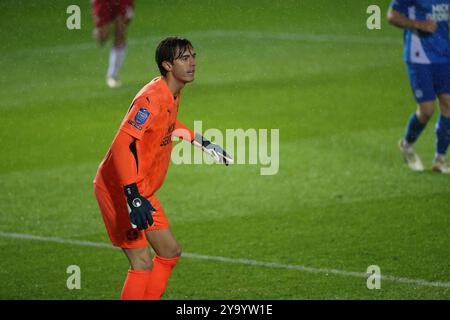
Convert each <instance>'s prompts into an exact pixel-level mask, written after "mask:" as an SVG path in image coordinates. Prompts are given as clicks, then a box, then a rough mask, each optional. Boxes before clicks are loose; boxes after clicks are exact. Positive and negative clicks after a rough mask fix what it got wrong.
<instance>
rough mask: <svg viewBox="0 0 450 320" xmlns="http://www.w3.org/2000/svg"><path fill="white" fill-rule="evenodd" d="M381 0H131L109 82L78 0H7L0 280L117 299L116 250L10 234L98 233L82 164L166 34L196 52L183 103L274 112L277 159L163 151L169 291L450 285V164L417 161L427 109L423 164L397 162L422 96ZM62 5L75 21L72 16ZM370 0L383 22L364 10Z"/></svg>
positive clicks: (202, 112) (184, 116)
mask: <svg viewBox="0 0 450 320" xmlns="http://www.w3.org/2000/svg"><path fill="white" fill-rule="evenodd" d="M388 2H389V1H388V0H378V1H368V0H362V1H353V0H345V1H339V4H338V3H337V2H336V3H335V1H331V0H305V1H273V0H271V1H266V0H252V1H237V0H236V1H235V0H232V1H231V0H230V1H219V0H208V1H200V0H198V1H178V0H174V1H143V0H136V4H135V17H134V20H133V21H132V23H131V25H130V27H129V29H128V39H129V44H128V55H127V57H126V60H125V63H124V66H123V69H122V72H121V76H122V77H121V78H122V80H123V82H124V86H123V87H121V88H119V89H117V90H111V89H109V88H107V87H106V85H105V82H104V80H105V72H106V67H107V59H108V51H109V45H108V46H106V47H105V48H99V47H98V46H97V45H96V43H95V42H94V40H93V39H92V37H91V33H92V17H91V12H90V2H89V1H87V0H84V1H80V0H74V1H72V0H70V1H66V0H64V1H52V2H50V1H48V2H46V4H45V5H42V4H41V3H43V2H41V1H12V0H2V1H1V2H0V12H1V16H2V18H1V19H0V26H1V27H0V39H1V43H2V45H1V47H0V70H1V72H0V121H1V127H0V143H1V151H0V234H1V236H0V248H1V260H0V261H1V262H0V283H1V288H0V299H119V297H120V290H121V287H122V284H123V280H124V278H125V276H126V272H127V268H128V264H127V261H126V259H125V257H124V256H123V254H122V253H121V252H120V250H109V249H107V248H97V247H89V246H80V245H73V244H67V243H55V242H51V241H35V240H30V239H17V238H12V236H11V235H12V234H13V233H16V234H26V235H35V236H42V237H53V238H58V239H71V240H80V241H91V242H98V243H106V244H107V243H109V240H108V238H107V235H106V230H105V228H104V226H103V222H102V219H101V215H100V213H99V210H98V207H97V203H96V201H95V198H94V195H93V188H92V179H93V177H94V174H95V171H96V168H97V166H98V164H99V162H100V161H101V160H102V158H103V156H104V154H105V153H106V151H107V149H108V147H109V144H110V143H111V140H112V138H113V136H114V134H115V132H116V130H117V128H118V125H119V123H120V121H121V120H122V117H123V115H124V113H125V112H126V110H127V108H128V106H129V104H130V102H131V100H132V98H133V97H134V95H135V94H136V92H137V91H138V90H139V89H140V88H141V87H142V86H143V85H144V84H145V83H146V82H148V81H149V80H150V79H151V78H152V77H153V76H155V75H157V68H156V65H155V63H154V61H153V56H154V49H155V47H156V45H157V43H158V41H159V40H161V39H162V38H163V37H165V36H167V35H174V34H176V35H183V36H186V37H188V38H189V39H190V40H191V41H192V42H193V44H194V46H195V48H196V51H197V57H198V58H197V74H196V80H195V82H194V83H192V84H190V85H188V86H187V87H186V88H185V89H184V91H183V96H182V100H181V105H180V112H179V119H181V120H182V121H183V122H185V123H186V124H188V125H190V126H192V125H193V121H194V120H203V128H205V129H206V128H219V129H221V130H225V129H227V128H244V129H248V128H255V129H272V128H273V129H279V130H280V168H279V173H278V174H276V175H272V176H261V175H260V174H259V170H260V165H234V166H230V167H225V166H218V165H215V166H209V165H174V164H171V166H170V168H169V173H168V176H167V179H166V182H165V184H164V186H163V188H162V189H161V190H160V191H159V192H158V196H159V198H160V200H161V202H162V204H163V206H164V208H165V210H166V212H167V215H168V217H169V219H170V221H171V223H172V228H173V231H174V233H175V235H176V237H177V239H178V240H179V242H180V243H181V245H182V247H183V250H184V252H186V253H187V255H186V256H185V257H184V258H182V259H181V260H180V262H179V264H178V265H177V267H176V268H175V270H174V272H173V274H172V277H171V279H170V281H169V284H168V287H167V290H166V294H165V296H164V298H165V299H449V298H450V284H449V283H450V259H449V248H450V209H449V208H450V197H449V195H450V180H449V177H448V176H442V175H438V174H433V173H432V172H431V171H430V170H429V168H430V166H431V160H432V156H433V153H434V133H433V123H434V120H433V121H432V122H431V123H430V124H429V126H428V128H427V129H426V131H425V132H424V134H423V136H422V137H421V138H420V140H419V142H418V143H417V150H418V152H419V153H420V155H421V156H422V159H423V161H424V163H425V164H426V165H427V167H428V170H427V171H426V172H424V173H421V174H416V173H413V172H410V171H409V170H408V169H407V167H406V166H405V164H404V163H403V160H402V158H401V155H400V154H399V151H398V149H397V141H398V139H399V138H400V137H401V135H402V134H403V128H404V125H405V123H406V120H407V117H408V115H409V114H410V113H411V112H412V111H413V110H414V108H415V104H414V101H413V97H412V94H411V92H410V88H409V85H408V80H407V74H406V69H405V66H404V64H403V62H402V46H401V38H402V32H401V30H399V29H395V28H393V27H391V26H389V25H388V23H387V22H386V20H385V18H384V16H385V12H386V10H387V7H388ZM70 4H77V5H79V6H80V8H81V13H82V15H81V30H68V29H67V28H66V19H67V17H68V14H67V13H66V8H67V7H68V6H69V5H70ZM370 4H378V5H379V6H380V7H381V10H382V29H381V30H373V31H370V30H368V29H367V28H366V19H367V18H368V14H367V13H366V9H367V7H368V6H369V5H370ZM231 153H233V151H231ZM189 254H191V255H189ZM193 254H198V255H205V256H212V257H215V256H219V257H226V258H230V259H248V260H255V261H260V262H267V263H274V264H278V265H282V266H288V265H290V266H304V267H309V268H316V269H320V270H322V271H323V270H325V269H336V270H340V271H342V272H359V273H363V272H366V270H367V267H368V266H369V265H378V266H379V267H380V268H381V273H382V275H389V276H392V277H394V278H393V279H392V278H390V279H384V280H383V279H382V282H381V289H379V290H369V289H368V288H367V287H366V279H365V278H364V277H358V276H352V275H346V274H341V273H338V274H336V273H333V272H328V273H327V272H309V271H307V270H301V269H296V268H291V269H290V268H284V267H280V268H276V267H274V266H273V265H272V267H271V266H270V265H266V266H261V265H251V264H245V263H231V262H225V261H218V260H201V259H197V258H195V256H193ZM235 262H237V261H235ZM69 265H78V266H80V268H81V286H82V288H81V289H80V290H68V289H67V287H66V280H67V278H68V276H69V275H68V274H67V273H66V268H67V267H68V266H69ZM308 270H309V269H308ZM310 271H311V270H310ZM400 278H402V279H403V280H405V279H406V281H402V280H401V279H400ZM407 279H409V280H412V282H410V283H409V282H408V280H407ZM418 279H422V280H426V281H429V282H432V283H437V282H440V283H441V284H443V285H442V286H433V285H427V284H426V283H425V284H424V283H420V282H417V281H416V280H418Z"/></svg>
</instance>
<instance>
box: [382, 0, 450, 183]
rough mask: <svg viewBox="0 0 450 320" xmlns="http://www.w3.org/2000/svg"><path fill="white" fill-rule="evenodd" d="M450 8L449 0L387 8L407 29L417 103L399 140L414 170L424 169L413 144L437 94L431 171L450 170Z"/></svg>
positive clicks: (407, 0)
mask: <svg viewBox="0 0 450 320" xmlns="http://www.w3.org/2000/svg"><path fill="white" fill-rule="evenodd" d="M449 8H450V0H394V1H392V2H391V5H390V8H389V11H388V20H389V22H390V23H391V24H393V25H395V26H397V27H400V28H403V29H405V31H404V60H405V62H406V64H407V68H408V74H409V80H410V84H411V88H412V90H413V94H414V97H415V99H416V101H417V104H418V108H417V111H415V112H414V113H413V114H412V115H411V116H410V118H409V120H408V123H407V126H406V131H405V135H404V137H403V138H402V139H401V141H400V142H399V147H400V151H401V152H402V153H403V156H404V158H405V160H406V162H407V163H408V166H409V167H410V168H411V169H412V170H414V171H423V170H424V167H423V164H422V161H421V160H420V158H419V156H418V155H417V153H416V152H415V150H414V149H413V144H414V142H415V141H416V140H417V138H418V137H419V136H420V134H421V132H422V131H423V129H424V128H425V126H426V124H427V122H428V120H429V119H430V118H431V117H432V115H433V113H434V103H435V100H436V96H437V97H438V99H439V108H440V114H439V117H438V120H437V123H436V127H435V132H436V139H437V142H436V152H435V156H434V159H433V165H432V170H433V171H437V172H442V173H447V174H448V173H450V167H449V166H448V164H447V161H446V159H445V154H446V153H447V148H448V145H449V142H450V39H449V26H448V21H449Z"/></svg>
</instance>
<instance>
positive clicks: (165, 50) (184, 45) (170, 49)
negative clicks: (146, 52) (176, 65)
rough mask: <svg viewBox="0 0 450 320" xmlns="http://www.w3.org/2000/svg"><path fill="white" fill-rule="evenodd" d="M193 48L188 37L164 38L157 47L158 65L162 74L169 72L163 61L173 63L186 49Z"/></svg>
mask: <svg viewBox="0 0 450 320" xmlns="http://www.w3.org/2000/svg"><path fill="white" fill-rule="evenodd" d="M193 48H194V47H193V46H192V44H191V42H190V41H189V40H188V39H186V38H181V37H168V38H165V39H164V40H162V41H161V42H160V43H159V45H158V47H157V48H156V53H155V60H156V64H157V65H158V69H159V72H160V73H161V75H163V76H165V75H166V74H167V70H166V69H164V67H163V65H162V63H163V61H169V62H170V63H173V62H174V61H175V60H176V59H178V58H180V57H181V56H182V55H183V54H184V53H185V52H186V50H191V49H193ZM177 50H178V52H177Z"/></svg>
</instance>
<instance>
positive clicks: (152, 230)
mask: <svg viewBox="0 0 450 320" xmlns="http://www.w3.org/2000/svg"><path fill="white" fill-rule="evenodd" d="M156 63H157V64H158V68H159V70H160V73H161V76H160V77H158V78H155V79H153V80H152V81H151V82H150V83H148V84H147V85H145V86H144V87H143V88H142V89H141V90H140V91H139V93H138V94H137V95H136V97H135V98H134V99H133V102H132V104H131V106H130V108H129V110H128V112H127V114H126V115H125V118H124V119H123V121H122V124H121V125H120V128H119V130H118V132H117V134H116V136H115V138H114V140H113V142H112V144H111V147H110V149H109V150H108V153H107V154H106V156H105V158H104V160H103V161H102V163H101V164H100V166H99V168H98V171H97V174H96V176H95V180H94V190H95V195H96V198H97V201H98V204H99V207H100V211H101V213H102V216H103V220H104V222H105V226H106V229H107V231H108V235H109V237H110V239H111V242H112V244H113V245H114V246H118V247H121V248H122V249H123V251H124V253H125V255H126V256H127V258H128V260H129V262H130V270H129V271H128V275H127V278H126V280H125V284H124V286H123V289H122V295H121V298H122V299H125V300H128V299H133V300H140V299H160V297H161V295H162V294H163V292H164V289H165V287H166V284H167V281H168V279H169V275H170V273H171V271H172V269H173V268H174V266H175V264H176V263H177V261H178V259H179V257H180V255H181V248H180V245H179V244H178V242H177V241H176V240H175V238H174V236H173V234H172V232H171V231H170V227H169V222H168V220H167V217H166V215H165V213H164V210H163V208H162V206H161V204H160V202H159V201H158V199H157V198H156V196H155V192H156V191H157V190H158V189H159V188H160V187H161V185H162V184H163V182H164V178H165V176H166V173H167V169H168V166H169V161H170V155H171V151H172V139H171V137H172V135H175V136H178V137H181V138H183V139H184V140H187V141H189V142H191V143H193V144H194V145H196V146H197V147H201V148H202V149H203V150H204V151H206V152H207V153H209V154H211V155H212V156H213V157H214V158H215V159H216V160H217V161H219V162H221V163H224V164H228V163H230V162H232V161H233V159H232V158H231V157H230V156H229V155H227V153H226V152H225V151H224V150H223V149H222V148H221V147H219V146H217V145H215V144H213V143H211V142H210V141H208V140H206V139H204V138H203V137H202V136H201V134H200V133H194V132H193V131H192V130H190V129H189V128H187V127H186V126H185V125H184V124H182V123H181V122H179V121H178V120H177V113H178V105H179V102H180V91H181V89H182V88H183V87H184V86H185V84H186V83H189V82H192V81H193V80H194V74H195V51H194V48H193V46H192V44H191V43H190V42H189V41H188V40H186V39H184V38H178V37H170V38H166V39H165V40H163V41H162V42H161V43H160V44H159V45H158V48H157V49H156ZM149 243H150V245H151V246H152V248H153V250H154V251H155V255H154V257H153V260H152V259H151V253H150V249H149V247H148V244H149Z"/></svg>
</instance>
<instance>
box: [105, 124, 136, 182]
mask: <svg viewBox="0 0 450 320" xmlns="http://www.w3.org/2000/svg"><path fill="white" fill-rule="evenodd" d="M134 143H135V139H134V138H133V137H132V136H130V135H129V134H127V133H126V132H125V131H122V130H119V132H118V134H117V136H116V138H115V139H114V141H113V143H112V145H111V149H110V151H111V156H112V160H113V162H114V166H115V168H116V173H117V176H118V178H119V181H120V183H121V185H122V186H125V185H128V184H131V183H134V182H136V180H137V163H136V157H135V155H134V154H133V145H134Z"/></svg>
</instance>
